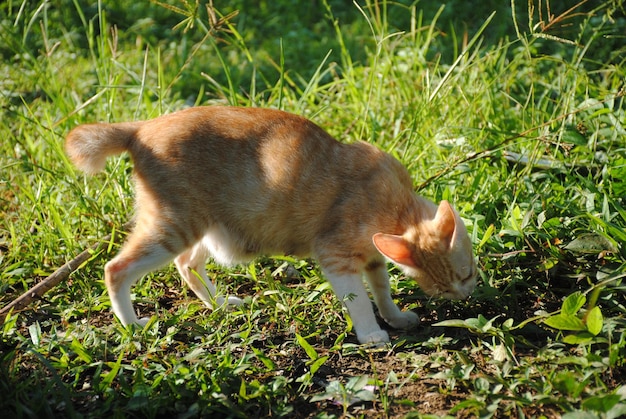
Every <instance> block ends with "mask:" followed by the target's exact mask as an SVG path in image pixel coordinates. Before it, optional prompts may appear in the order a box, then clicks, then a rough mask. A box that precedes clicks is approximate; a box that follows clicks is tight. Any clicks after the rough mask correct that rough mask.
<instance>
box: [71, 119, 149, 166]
mask: <svg viewBox="0 0 626 419" xmlns="http://www.w3.org/2000/svg"><path fill="white" fill-rule="evenodd" d="M142 124H143V122H141V121H140V122H121V123H117V124H84V125H79V126H78V127H76V128H74V129H73V130H72V131H70V133H69V134H68V135H67V139H66V140H65V151H66V152H67V155H68V156H69V157H70V160H71V161H72V163H74V164H75V165H76V167H78V168H79V169H80V170H82V171H84V172H86V173H89V174H93V173H97V172H99V171H101V170H102V169H104V166H105V164H106V159H107V157H109V156H113V155H117V154H120V153H122V152H124V151H126V150H128V149H129V146H130V143H131V142H132V141H133V139H134V138H135V135H136V134H137V131H138V130H139V127H140V126H141V125H142Z"/></svg>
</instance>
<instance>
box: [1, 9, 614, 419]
mask: <svg viewBox="0 0 626 419" xmlns="http://www.w3.org/2000/svg"><path fill="white" fill-rule="evenodd" d="M9 3H10V2H9ZM513 5H515V6H516V7H517V8H518V9H519V8H520V7H522V6H523V7H526V6H527V5H526V4H524V5H520V4H517V3H516V2H513ZM39 6H41V7H39ZM64 6H65V7H64V8H63V9H62V10H56V9H55V8H54V7H52V6H50V7H48V6H45V5H44V4H41V5H37V6H35V5H33V6H32V7H27V6H25V7H24V8H20V7H16V5H14V4H12V3H10V4H6V5H3V6H0V8H3V9H0V10H3V11H5V12H6V15H7V19H5V20H2V22H1V24H2V28H1V29H2V31H1V32H2V35H1V37H2V40H4V41H5V46H3V47H2V49H1V51H2V53H3V56H4V58H5V60H4V62H3V63H2V64H0V66H1V67H2V71H3V73H4V74H6V75H7V76H6V77H5V78H4V79H3V80H0V103H1V104H2V109H3V117H2V119H0V136H1V137H2V138H3V140H2V141H1V142H0V168H1V170H0V217H1V218H0V219H1V220H2V222H0V291H2V297H1V298H0V301H1V304H2V306H4V305H6V304H8V303H9V302H10V301H11V300H13V299H14V298H15V297H17V296H18V295H19V294H21V293H22V292H25V291H26V290H27V289H29V288H30V287H32V286H33V285H34V284H35V283H37V282H38V281H40V280H41V279H43V278H45V277H46V276H47V275H49V274H50V273H52V272H53V271H54V270H55V269H56V268H58V267H59V266H61V265H62V264H63V263H65V262H66V261H68V260H70V259H71V258H72V257H74V256H75V255H76V254H78V253H79V252H80V251H82V250H83V249H84V248H86V247H87V246H89V245H91V244H93V243H94V242H96V241H97V240H98V239H99V238H101V237H103V236H105V235H106V234H108V233H111V232H112V231H117V230H120V229H121V228H122V226H123V225H124V223H125V222H126V221H128V220H129V219H130V217H131V216H132V208H133V207H132V205H133V203H132V195H133V189H132V184H131V179H130V173H131V170H132V163H131V162H130V161H129V159H128V157H127V156H122V157H119V158H115V159H110V161H109V163H108V165H107V169H106V171H105V173H103V174H100V175H97V176H95V177H89V178H87V177H85V176H84V175H83V174H81V173H79V172H77V171H76V170H75V169H74V168H73V167H72V166H71V164H70V163H69V161H68V159H67V157H66V156H65V155H64V152H63V138H64V136H65V134H66V133H67V132H68V131H69V129H71V128H72V127H74V126H76V125H77V124H80V123H86V122H93V121H123V120H134V119H146V118H152V117H155V116H157V115H160V114H162V113H168V112H172V111H174V110H177V109H181V108H183V107H186V106H191V105H194V104H195V105H197V104H201V105H205V104H215V103H221V104H224V103H230V104H235V105H240V106H264V107H273V108H281V109H284V110H287V111H291V112H295V113H298V114H302V115H305V116H307V117H309V118H311V119H312V120H313V121H315V122H316V123H317V124H318V125H320V126H322V127H323V128H325V129H326V130H327V131H329V132H330V133H331V134H332V135H334V136H335V137H336V138H338V139H339V140H340V141H345V142H352V141H357V140H365V141H368V142H371V143H374V144H376V145H377V146H379V147H381V148H382V149H384V150H386V151H388V152H391V153H393V154H394V155H395V156H397V157H398V159H399V160H401V161H402V162H403V164H405V166H406V167H408V168H409V170H410V172H411V174H412V176H413V177H414V181H415V185H416V187H419V189H420V193H422V194H424V195H425V196H427V197H429V198H431V199H433V200H436V201H438V200H441V199H448V200H450V201H451V202H453V203H454V204H455V206H456V207H457V209H458V210H459V211H460V213H461V215H462V217H463V219H464V220H465V221H466V223H467V225H468V230H469V231H470V234H471V236H472V240H473V243H474V245H475V249H476V251H477V254H478V257H479V264H480V267H481V273H480V276H481V284H480V286H479V288H478V289H477V290H476V292H475V293H474V295H473V297H472V298H471V299H470V300H468V301H460V302H449V301H439V300H432V299H429V298H427V297H426V296H424V295H423V294H422V293H421V292H420V291H419V288H418V287H417V286H416V285H415V284H414V283H413V282H412V281H409V280H407V279H406V278H404V277H403V276H401V275H400V274H399V273H398V272H397V271H396V270H392V271H391V273H392V289H393V291H394V293H395V294H396V295H397V297H398V301H399V303H400V304H401V305H402V306H403V307H405V308H407V309H412V310H415V311H416V312H417V313H418V314H419V315H420V317H421V318H422V320H423V324H422V326H420V328H418V329H416V330H414V331H408V332H401V331H390V332H391V334H392V339H394V342H393V345H392V346H391V347H389V348H386V349H384V350H382V351H378V352H377V351H373V352H367V351H365V350H364V349H363V348H360V347H359V346H358V345H356V339H355V337H354V335H353V334H352V333H351V323H350V321H349V318H347V317H346V314H345V313H344V312H343V310H342V308H341V305H340V303H339V302H338V301H337V299H336V298H335V297H334V295H333V294H332V291H331V290H330V288H329V285H328V284H327V283H326V282H325V281H324V280H323V278H321V276H320V272H319V270H318V269H317V266H316V265H315V262H314V261H307V260H305V261H301V260H295V259H292V258H289V257H284V258H278V259H265V258H264V259H261V260H258V261H256V262H254V263H252V264H250V265H248V266H240V267H237V268H233V269H228V270H225V269H224V268H222V267H220V266H217V265H215V264H213V263H211V262H210V261H209V262H208V271H209V273H210V275H212V276H214V277H216V278H217V279H218V282H220V283H223V284H224V287H225V288H226V290H225V291H226V292H228V293H234V294H237V295H239V296H240V297H242V298H244V299H245V304H244V305H243V306H242V307H240V308H236V309H226V308H220V309H218V310H215V311H211V310H208V309H206V308H205V307H204V305H202V304H201V303H200V302H199V301H198V300H197V298H196V297H195V296H194V295H193V293H192V292H191V291H189V290H187V289H186V288H185V287H184V286H183V284H182V281H181V279H180V278H179V277H178V275H177V273H176V272H175V269H173V267H171V266H170V267H166V268H164V269H162V270H160V271H158V272H155V273H153V274H151V275H149V276H148V277H146V278H145V279H143V280H141V281H140V282H139V283H138V285H137V286H136V287H135V288H134V290H133V293H134V298H135V301H136V306H137V307H138V309H139V310H140V311H141V314H142V315H143V316H151V315H152V316H153V318H152V321H151V323H150V324H149V325H148V326H147V327H146V328H145V329H144V330H135V329H133V328H129V329H125V328H123V327H122V326H121V325H120V324H119V322H117V320H115V319H114V317H113V316H112V314H110V301H109V299H108V296H107V294H106V292H105V287H104V284H103V281H102V266H103V264H104V262H105V261H106V260H108V259H110V258H111V257H112V256H113V255H114V254H115V252H116V251H117V248H118V247H117V246H118V244H117V242H111V243H110V245H109V246H106V247H105V248H104V249H103V250H102V252H101V254H98V255H97V256H95V257H94V258H93V260H92V261H90V262H89V263H88V264H86V265H85V266H82V267H81V268H80V269H79V270H78V271H77V272H75V273H74V274H72V276H71V277H70V279H68V280H67V281H65V282H64V283H62V284H60V285H59V286H58V287H56V288H55V289H53V290H52V291H50V292H49V293H48V294H47V295H46V296H45V297H44V298H43V299H40V300H37V301H35V302H33V303H32V304H31V305H30V306H29V307H28V309H27V310H24V311H22V312H20V313H13V314H11V315H10V316H9V317H7V319H6V321H5V323H4V325H3V326H2V338H1V340H0V356H1V357H2V359H1V360H0V390H1V391H3V394H4V396H3V397H2V398H0V407H1V410H2V411H6V412H9V414H10V416H11V415H12V416H17V417H45V416H48V417H58V416H69V417H80V416H87V417H102V416H117V417H126V416H141V417H157V416H163V415H181V416H183V417H195V416H200V417H207V416H209V417H213V416H215V417H227V416H230V417H250V416H269V415H274V416H281V415H282V416H290V417H314V416H315V415H318V416H319V417H323V413H322V412H327V414H328V415H335V416H340V415H342V414H350V415H354V416H358V415H361V414H363V415H365V416H371V417H381V416H383V417H384V416H390V417H402V416H404V415H406V414H408V413H409V412H412V411H413V412H421V413H432V414H437V415H446V414H448V415H454V414H460V413H462V414H465V415H469V416H472V415H485V416H488V415H489V414H490V413H494V412H495V415H496V416H506V415H514V416H515V415H520V414H521V413H523V414H525V415H526V416H527V417H531V416H539V415H542V414H544V415H546V416H547V417H552V416H554V417H556V416H560V415H564V414H566V413H568V412H570V413H571V412H577V411H586V412H590V413H593V414H605V415H606V416H607V417H616V416H618V415H619V414H620V412H621V413H624V410H626V394H625V393H624V389H623V387H621V386H622V384H621V383H623V382H624V377H625V373H626V371H625V369H624V362H623V359H624V357H625V356H626V340H625V338H624V335H625V334H624V329H625V326H626V325H625V324H624V320H623V318H624V314H625V308H624V307H625V304H626V301H625V300H624V296H623V291H624V290H623V285H622V278H621V275H622V274H623V272H624V251H623V248H622V246H623V245H622V244H623V242H624V241H625V240H626V233H625V227H626V210H625V209H624V203H623V197H624V194H625V193H626V181H625V179H626V177H625V176H624V174H625V173H626V171H625V170H626V169H624V168H625V167H626V143H625V140H624V138H626V130H625V127H624V124H626V115H625V113H626V107H625V106H624V97H623V96H624V91H623V89H624V84H623V83H624V79H625V77H626V70H625V69H624V63H623V58H622V59H621V60H622V61H620V58H619V54H615V53H613V52H611V53H607V55H606V57H607V58H606V60H605V61H604V62H602V61H601V60H600V59H599V56H598V55H596V51H597V49H596V48H598V45H599V42H600V40H602V39H604V40H605V41H606V42H614V40H615V39H619V36H623V35H619V34H621V33H622V32H623V28H624V26H625V23H624V18H623V17H620V16H619V13H618V12H615V15H614V16H611V17H610V18H609V15H608V11H609V10H611V9H610V8H609V4H608V3H607V4H606V5H605V6H602V7H604V8H602V7H601V8H600V9H598V10H596V11H595V12H594V14H593V16H592V15H591V14H589V15H587V16H583V15H580V16H579V17H578V18H577V19H578V20H576V21H575V22H576V24H577V25H578V26H577V28H578V29H577V30H572V31H571V32H568V34H572V36H569V35H568V36H569V38H566V35H565V34H563V33H559V34H558V35H559V36H556V35H552V32H550V31H549V30H548V29H550V28H555V27H560V26H559V25H562V24H563V22H564V19H565V17H564V16H562V15H557V16H553V17H552V18H551V19H552V20H550V21H547V20H546V21H545V22H544V24H543V26H542V25H539V24H538V23H537V19H538V14H537V10H535V15H532V14H531V16H532V17H533V18H532V19H534V20H532V19H530V18H528V17H527V21H528V22H530V23H533V25H530V24H529V23H528V25H530V26H529V27H526V25H527V23H526V22H520V21H516V24H517V27H516V29H517V33H516V34H515V36H511V37H508V38H506V37H502V39H498V40H497V42H492V43H487V42H486V41H485V39H491V33H490V32H489V31H490V28H492V27H499V25H501V24H502V21H501V20H502V19H511V17H510V16H504V15H502V14H496V15H495V16H493V17H490V16H491V11H488V12H487V13H485V14H484V16H485V20H484V21H482V22H480V23H479V24H476V25H475V27H474V28H473V32H471V33H467V34H464V33H463V30H462V29H459V28H456V30H454V31H449V30H448V27H449V25H450V23H449V22H444V21H440V20H439V19H442V16H449V15H450V13H449V11H448V10H447V9H444V8H441V9H439V10H438V11H436V13H435V14H434V15H433V17H432V19H430V20H429V21H426V20H425V19H424V15H423V13H422V12H421V11H420V9H419V7H418V6H419V4H417V6H405V5H400V4H391V3H385V2H381V3H373V2H365V4H364V5H361V6H359V7H357V6H356V5H353V6H351V7H353V8H354V9H350V10H351V11H352V12H353V13H354V14H353V15H351V16H355V17H353V18H352V19H349V20H348V22H345V20H346V16H347V15H346V13H347V11H346V10H345V9H344V8H338V7H337V6H336V5H335V4H334V3H332V2H329V4H326V3H324V4H323V5H322V6H320V7H323V11H318V12H320V13H322V14H323V15H325V16H326V19H328V22H327V23H328V24H327V30H326V32H324V35H323V39H330V38H332V46H333V47H334V50H333V51H329V48H325V47H324V44H323V43H322V42H317V43H311V45H310V46H311V48H310V50H308V51H305V50H304V49H303V48H304V47H302V46H301V44H300V43H292V44H290V43H288V42H286V40H288V39H293V37H294V36H296V35H297V34H295V35H294V34H289V36H285V39H283V41H282V42H276V43H275V44H276V45H275V48H273V49H268V50H263V51H264V53H263V54H261V52H260V51H261V49H262V48H261V47H260V45H263V47H267V46H268V45H271V43H269V42H263V43H262V42H260V41H259V42H258V43H256V44H255V43H254V40H251V39H249V36H247V33H244V32H240V31H239V28H242V27H245V24H246V22H247V24H248V25H249V26H248V27H250V28H251V29H250V30H251V31H257V30H259V29H258V27H257V26H254V25H250V21H249V20H245V19H250V17H249V16H252V14H249V15H246V16H243V15H240V16H238V17H236V16H234V15H228V14H226V13H224V14H223V15H222V14H220V13H219V11H215V14H214V15H210V13H209V14H207V13H206V10H205V9H194V7H193V6H194V4H193V3H189V4H187V6H188V8H185V7H182V6H181V8H179V9H176V10H174V9H172V8H166V7H162V6H159V5H157V4H152V5H149V6H145V5H143V4H137V5H134V6H133V7H132V8H129V9H128V11H127V12H128V13H129V15H132V14H133V13H135V14H136V15H137V16H140V17H141V18H150V17H151V16H153V17H154V19H157V18H158V19H162V20H160V21H156V20H155V21H153V22H152V24H153V25H154V26H158V27H160V28H161V29H162V31H163V32H164V33H166V32H167V34H165V35H162V38H159V37H158V36H157V35H154V32H152V31H146V32H141V30H143V29H142V28H146V27H147V26H149V25H150V23H149V22H148V23H147V22H146V21H143V20H141V19H140V18H137V19H136V20H137V22H136V25H137V26H132V27H128V28H121V29H114V27H113V26H112V25H110V22H111V18H110V16H109V15H108V14H107V9H106V8H105V7H104V6H103V5H102V4H100V5H99V7H96V8H95V9H85V10H82V9H76V6H75V4H74V3H71V2H70V3H67V4H65V3H64ZM187 6H186V7H187ZM338 9H340V10H338ZM209 11H211V9H209ZM79 12H82V15H81V13H79ZM148 12H150V13H152V15H147V13H148ZM242 13H244V11H242ZM292 13H293V14H292V15H290V17H291V18H293V19H296V18H297V17H298V16H297V13H296V11H294V12H292ZM209 16H211V17H209ZM390 16H396V17H397V16H403V17H405V19H404V20H402V22H405V23H406V24H405V26H404V27H400V28H399V27H397V26H395V24H392V23H391V22H390V20H391V19H390ZM542 16H544V15H542ZM61 17H64V18H65V19H70V18H71V19H73V20H72V21H73V22H75V23H77V24H75V25H74V26H72V27H69V26H64V25H63V23H60V22H64V21H65V20H63V19H61ZM544 17H545V16H544ZM237 19H241V20H237ZM568 19H570V18H569V17H568ZM164 21H166V22H167V25H165V24H163V23H162V22H164ZM52 22H54V24H53V23H52ZM177 24H180V25H179V26H178V29H177V31H174V32H171V30H172V28H173V27H174V26H176V25H177ZM548 24H551V26H550V25H548ZM142 25H143V26H142ZM159 25H160V26H159ZM168 25H169V26H168ZM565 27H566V26H563V28H565ZM567 27H569V26H567ZM100 28H102V29H100ZM183 28H187V30H186V32H183V30H182V29H183ZM542 28H543V29H545V30H543V29H542ZM546 28H547V29H546ZM620 28H621V29H620ZM315 30H316V31H317V30H320V29H319V27H318V26H316V29H315ZM620 30H622V32H620ZM354 31H358V37H359V39H366V40H367V42H366V45H365V47H362V49H358V47H357V46H355V45H356V43H355V42H354V40H353V39H352V38H353V37H354V36H355V33H354ZM156 32H158V31H156ZM137 33H144V34H145V37H142V36H140V35H137ZM255 33H258V32H255ZM309 35H310V34H309ZM301 38H302V39H300V41H301V42H304V41H303V39H305V34H303V35H302V36H301ZM329 44H330V41H329ZM253 45H257V46H258V50H257V49H255V47H254V46H253ZM294 48H296V49H301V50H302V53H301V54H300V55H303V54H306V58H303V59H302V61H299V62H295V61H294V57H296V56H297V55H298V54H295V53H294ZM621 51H622V52H623V51H624V48H623V47H622V48H621ZM263 57H265V58H263ZM312 57H315V59H314V58H312ZM449 57H452V58H451V59H449ZM312 63H313V64H312ZM118 234H123V233H118ZM577 292H581V293H582V294H580V295H583V294H584V295H586V296H587V298H586V299H585V303H584V304H583V305H582V306H581V307H577V308H576V310H573V312H571V313H569V312H568V313H565V314H567V315H568V316H569V317H567V316H565V317H563V316H561V317H559V316H560V314H563V311H562V307H563V306H562V303H563V301H564V300H565V299H566V297H568V296H572V295H574V296H578V295H579V294H576V293H577ZM581 301H582V300H581ZM588 313H593V314H591V316H592V317H591V319H590V318H589V317H588V316H589V314H588ZM598 313H600V315H599V314H598ZM574 317H575V318H577V319H579V320H580V322H581V323H577V321H576V320H572V319H573V318H574ZM564 318H565V319H566V320H568V319H569V320H572V321H573V322H574V323H576V324H578V326H579V327H580V330H570V329H568V328H567V327H566V325H564V323H563V322H559V321H561V320H563V319H564ZM546 319H552V320H547V322H546V323H544V321H545V320H546ZM554 319H557V320H556V321H555V320H554ZM442 321H448V322H447V323H440V322H442ZM581 324H582V326H580V325H581ZM598 327H599V329H598ZM368 392H369V393H368ZM426 394H430V395H434V396H432V397H434V398H435V399H434V400H436V401H437V406H438V407H437V408H436V410H435V411H432V410H425V408H424V406H425V405H424V403H423V401H424V399H423V397H424V396H425V395H426ZM5 396H6V397H5ZM372 398H373V400H372ZM353 402H354V403H353ZM430 406H434V404H431V405H430ZM433 409H434V408H433ZM520 412H521V413H520Z"/></svg>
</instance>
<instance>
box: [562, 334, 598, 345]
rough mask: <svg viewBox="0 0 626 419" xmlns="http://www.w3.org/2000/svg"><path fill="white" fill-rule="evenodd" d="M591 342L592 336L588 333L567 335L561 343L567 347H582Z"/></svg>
mask: <svg viewBox="0 0 626 419" xmlns="http://www.w3.org/2000/svg"><path fill="white" fill-rule="evenodd" d="M592 340H593V335H592V334H591V333H589V332H580V333H576V334H573V335H567V336H565V337H564V338H563V342H565V343H567V344H569V345H584V344H587V343H589V342H591V341H592Z"/></svg>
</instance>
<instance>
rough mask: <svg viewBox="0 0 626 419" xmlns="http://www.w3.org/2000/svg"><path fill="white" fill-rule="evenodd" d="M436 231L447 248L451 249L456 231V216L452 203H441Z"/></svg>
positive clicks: (435, 224) (436, 221)
mask: <svg viewBox="0 0 626 419" xmlns="http://www.w3.org/2000/svg"><path fill="white" fill-rule="evenodd" d="M434 229H435V231H436V232H437V233H438V234H439V237H440V238H441V240H442V241H443V242H444V243H445V244H446V245H447V247H450V245H452V237H453V236H454V231H455V230H456V214H455V213H454V210H453V209H452V206H451V205H450V203H449V202H448V201H446V200H443V201H441V203H440V204H439V208H437V214H435V220H434Z"/></svg>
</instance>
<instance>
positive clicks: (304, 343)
mask: <svg viewBox="0 0 626 419" xmlns="http://www.w3.org/2000/svg"><path fill="white" fill-rule="evenodd" d="M296 339H297V340H298V343H299V344H300V346H302V349H304V352H306V354H307V355H308V356H309V358H310V359H317V351H316V350H315V348H313V347H312V346H311V345H310V344H309V342H307V341H306V339H305V338H303V337H302V336H300V335H299V334H298V333H296Z"/></svg>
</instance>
